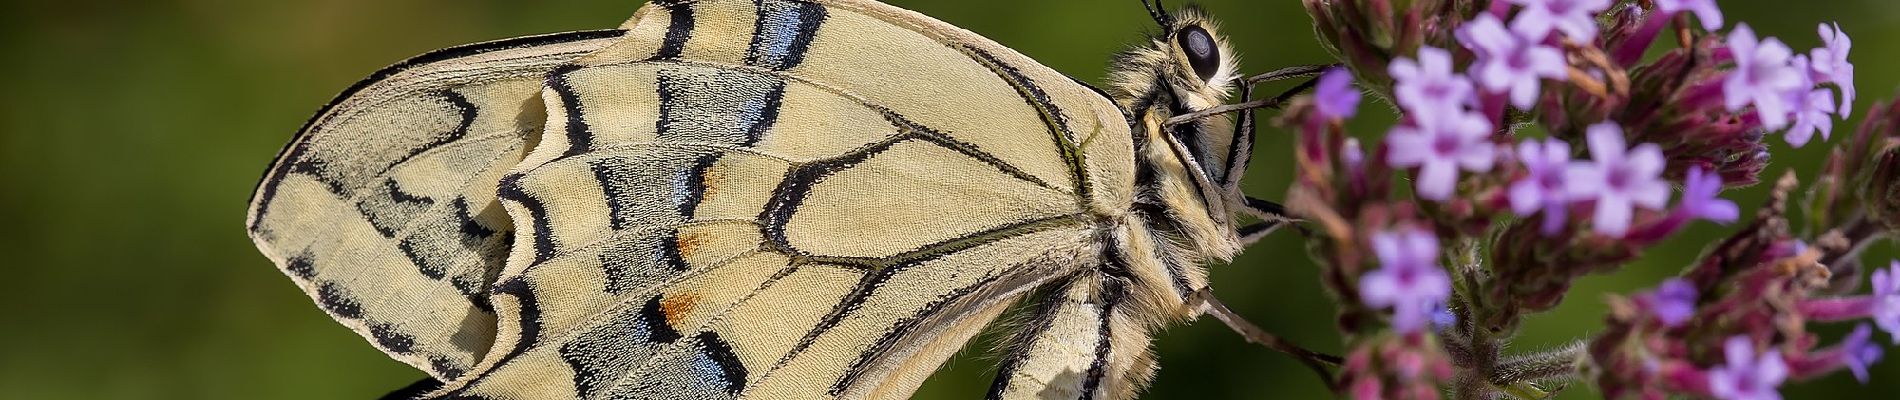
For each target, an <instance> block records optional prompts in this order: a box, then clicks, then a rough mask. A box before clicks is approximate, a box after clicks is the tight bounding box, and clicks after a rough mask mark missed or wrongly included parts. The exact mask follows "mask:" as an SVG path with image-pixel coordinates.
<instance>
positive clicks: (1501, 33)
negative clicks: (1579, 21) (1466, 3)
mask: <svg viewBox="0 0 1900 400" xmlns="http://www.w3.org/2000/svg"><path fill="white" fill-rule="evenodd" d="M1555 1H1567V0H1555ZM1519 35H1520V34H1519V33H1512V32H1511V31H1509V30H1505V29H1504V23H1503V22H1500V21H1498V18H1497V17H1495V16H1492V15H1491V14H1479V15H1478V18H1477V19H1475V20H1472V21H1471V22H1470V23H1468V24H1466V25H1465V26H1464V28H1463V29H1459V30H1458V38H1459V41H1461V42H1464V43H1465V46H1466V47H1470V48H1471V49H1472V50H1474V51H1477V53H1478V62H1477V64H1476V65H1473V66H1472V68H1471V75H1472V78H1473V79H1475V80H1477V81H1478V84H1480V85H1483V86H1484V88H1485V89H1486V90H1489V91H1490V92H1493V93H1510V95H1511V105H1513V106H1516V107H1517V108H1530V107H1531V106H1532V105H1536V103H1537V95H1539V94H1541V93H1542V92H1541V90H1542V85H1543V80H1544V79H1554V80H1563V79H1564V78H1566V77H1568V76H1569V74H1568V71H1569V66H1568V64H1565V63H1564V53H1563V51H1560V50H1557V48H1555V47H1550V46H1545V45H1544V44H1543V43H1542V40H1543V36H1542V35H1543V33H1538V34H1536V35H1537V36H1519Z"/></svg>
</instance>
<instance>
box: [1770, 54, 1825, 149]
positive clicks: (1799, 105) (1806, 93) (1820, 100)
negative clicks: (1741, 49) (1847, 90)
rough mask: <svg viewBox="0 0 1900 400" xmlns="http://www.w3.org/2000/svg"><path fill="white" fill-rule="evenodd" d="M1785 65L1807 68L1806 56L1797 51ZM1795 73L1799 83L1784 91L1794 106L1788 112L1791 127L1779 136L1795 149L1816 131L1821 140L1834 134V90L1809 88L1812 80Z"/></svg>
mask: <svg viewBox="0 0 1900 400" xmlns="http://www.w3.org/2000/svg"><path fill="white" fill-rule="evenodd" d="M1788 65H1789V66H1792V67H1794V70H1795V71H1808V70H1809V67H1808V65H1809V64H1808V56H1806V55H1800V54H1797V55H1795V56H1794V57H1793V58H1792V59H1790V60H1789V62H1788ZM1795 76H1799V77H1801V83H1800V84H1798V85H1795V89H1794V90H1791V91H1788V93H1787V96H1788V105H1789V106H1791V107H1793V109H1792V110H1790V111H1791V112H1790V113H1791V114H1793V115H1794V126H1792V127H1789V128H1788V131H1787V132H1786V133H1783V134H1782V135H1783V137H1782V138H1783V139H1786V140H1787V141H1788V144H1789V145H1793V146H1794V147H1797V148H1798V147H1801V146H1805V145H1807V144H1808V141H1809V140H1812V139H1814V133H1815V132H1816V131H1819V132H1821V139H1822V140H1827V138H1828V137H1829V136H1833V134H1834V112H1835V111H1836V110H1835V107H1834V93H1832V92H1829V91H1827V89H1810V88H1813V87H1814V80H1813V78H1811V77H1809V76H1808V74H1805V73H1800V74H1795Z"/></svg>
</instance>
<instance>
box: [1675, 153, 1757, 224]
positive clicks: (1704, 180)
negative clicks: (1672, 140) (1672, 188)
mask: <svg viewBox="0 0 1900 400" xmlns="http://www.w3.org/2000/svg"><path fill="white" fill-rule="evenodd" d="M1685 178H1686V179H1684V182H1683V183H1682V200H1681V203H1680V204H1677V205H1676V207H1677V212H1681V213H1685V214H1687V215H1688V216H1689V217H1690V218H1701V219H1706V220H1710V221H1715V222H1719V223H1724V224H1726V223H1731V222H1735V220H1737V219H1740V218H1741V216H1742V209H1741V207H1737V206H1736V205H1735V202H1733V201H1728V200H1727V199H1723V198H1721V197H1718V196H1717V195H1720V194H1722V174H1717V173H1712V172H1708V171H1704V170H1702V167H1701V166H1694V167H1689V175H1688V176H1686V177H1685Z"/></svg>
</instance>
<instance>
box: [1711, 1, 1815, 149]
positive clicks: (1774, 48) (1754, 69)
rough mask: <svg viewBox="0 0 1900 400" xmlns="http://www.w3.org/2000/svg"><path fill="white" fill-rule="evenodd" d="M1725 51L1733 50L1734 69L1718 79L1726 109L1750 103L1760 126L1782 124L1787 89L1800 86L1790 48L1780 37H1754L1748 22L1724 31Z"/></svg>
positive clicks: (1784, 124) (1786, 110) (1786, 108)
mask: <svg viewBox="0 0 1900 400" xmlns="http://www.w3.org/2000/svg"><path fill="white" fill-rule="evenodd" d="M1728 47H1729V51H1731V52H1733V53H1734V54H1735V70H1734V71H1731V72H1729V75H1728V79H1727V80H1726V81H1723V82H1722V94H1723V96H1724V98H1725V99H1726V100H1727V103H1726V104H1727V106H1728V109H1729V111H1740V110H1741V109H1742V108H1743V107H1747V106H1748V105H1750V104H1753V105H1754V106H1755V111H1756V112H1758V113H1760V114H1761V122H1762V125H1763V127H1765V128H1768V129H1770V130H1777V129H1781V128H1786V127H1787V126H1788V114H1789V112H1791V111H1792V110H1790V109H1789V108H1790V107H1789V104H1787V93H1788V92H1790V91H1794V90H1796V89H1797V88H1800V87H1801V83H1802V80H1803V79H1802V74H1805V73H1806V71H1798V70H1795V69H1794V67H1792V66H1790V65H1789V62H1790V58H1792V57H1793V56H1794V51H1793V50H1789V49H1788V45H1786V44H1783V43H1781V40H1780V39H1775V38H1772V37H1771V38H1767V39H1766V40H1757V39H1756V38H1755V30H1753V29H1749V28H1748V24H1737V25H1736V26H1735V31H1734V32H1730V33H1729V35H1728Z"/></svg>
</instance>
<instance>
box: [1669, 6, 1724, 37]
mask: <svg viewBox="0 0 1900 400" xmlns="http://www.w3.org/2000/svg"><path fill="white" fill-rule="evenodd" d="M1656 8H1657V9H1659V10H1662V11H1663V13H1666V14H1668V15H1675V14H1676V13H1679V12H1690V13H1694V14H1695V17H1696V19H1700V20H1702V28H1704V29H1708V30H1711V31H1713V30H1716V29H1722V8H1720V7H1716V6H1715V0H1656Z"/></svg>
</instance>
